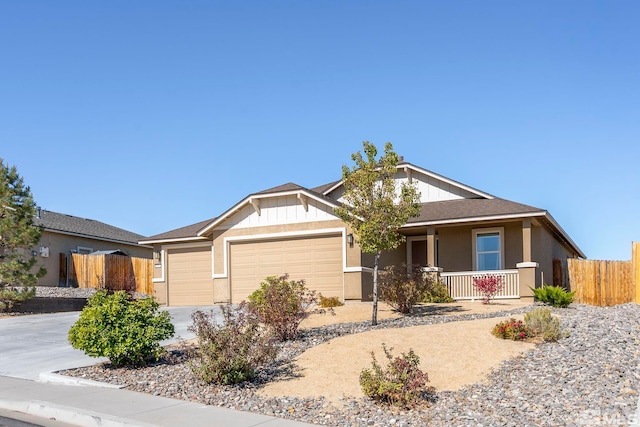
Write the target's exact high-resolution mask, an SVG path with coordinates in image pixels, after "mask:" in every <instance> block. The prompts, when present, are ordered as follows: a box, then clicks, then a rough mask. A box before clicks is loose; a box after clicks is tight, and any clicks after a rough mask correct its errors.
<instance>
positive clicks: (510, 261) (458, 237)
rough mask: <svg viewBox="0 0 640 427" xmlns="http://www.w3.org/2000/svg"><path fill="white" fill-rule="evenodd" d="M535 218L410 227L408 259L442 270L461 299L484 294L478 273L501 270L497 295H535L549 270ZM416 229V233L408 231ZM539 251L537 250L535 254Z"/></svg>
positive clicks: (497, 273)
mask: <svg viewBox="0 0 640 427" xmlns="http://www.w3.org/2000/svg"><path fill="white" fill-rule="evenodd" d="M532 228H533V226H532V221H531V219H529V218H525V219H519V220H515V221H508V222H504V221H502V222H483V223H480V222H478V223H471V224H456V225H450V224H448V225H443V226H427V227H420V228H413V229H411V230H406V231H405V230H403V231H405V232H406V234H405V235H406V238H407V241H406V245H405V252H406V253H405V254H404V255H405V256H406V258H405V257H403V258H404V259H406V263H407V264H408V265H409V264H412V265H420V266H422V267H423V269H424V270H425V271H426V272H428V274H433V275H437V276H438V278H439V280H440V281H441V282H442V283H444V284H445V285H446V286H447V289H448V290H449V295H450V296H451V297H452V298H454V299H456V300H479V299H481V298H482V295H481V294H480V293H479V292H478V291H477V290H476V289H475V287H474V279H475V278H479V277H482V276H484V275H487V274H490V275H495V276H498V277H499V278H500V280H501V283H502V290H501V291H500V292H499V293H498V294H497V295H496V296H495V298H496V299H533V292H532V291H531V289H530V288H535V287H536V286H540V284H539V283H537V281H541V280H542V278H541V276H542V277H543V274H544V273H540V271H541V268H540V264H539V263H538V262H535V261H534V260H533V257H534V255H533V254H534V240H535V237H534V236H533V234H534V233H533V232H532ZM409 233H411V234H409ZM536 255H537V254H536Z"/></svg>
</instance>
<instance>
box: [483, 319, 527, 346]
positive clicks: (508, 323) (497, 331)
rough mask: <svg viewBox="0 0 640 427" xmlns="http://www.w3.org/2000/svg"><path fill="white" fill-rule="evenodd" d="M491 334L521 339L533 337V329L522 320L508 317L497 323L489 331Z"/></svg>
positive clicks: (515, 339) (510, 338)
mask: <svg viewBox="0 0 640 427" xmlns="http://www.w3.org/2000/svg"><path fill="white" fill-rule="evenodd" d="M491 333H492V334H493V335H495V336H496V337H498V338H502V339H505V340H514V341H523V340H526V339H528V338H531V337H533V335H534V334H533V331H532V330H531V329H529V328H528V327H527V325H525V324H524V323H523V322H522V320H516V319H513V318H512V319H509V320H504V321H502V322H500V323H498V324H497V325H496V326H494V327H493V330H492V331H491Z"/></svg>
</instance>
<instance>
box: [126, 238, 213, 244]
mask: <svg viewBox="0 0 640 427" xmlns="http://www.w3.org/2000/svg"><path fill="white" fill-rule="evenodd" d="M202 240H207V239H206V238H204V237H179V238H176V239H157V240H141V241H139V242H138V244H140V245H143V244H145V245H153V244H156V243H176V242H190V241H191V242H199V241H202Z"/></svg>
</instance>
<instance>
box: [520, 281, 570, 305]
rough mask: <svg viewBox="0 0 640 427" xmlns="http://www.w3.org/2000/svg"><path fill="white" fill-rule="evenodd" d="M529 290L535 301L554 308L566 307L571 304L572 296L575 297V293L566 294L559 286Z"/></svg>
mask: <svg viewBox="0 0 640 427" xmlns="http://www.w3.org/2000/svg"><path fill="white" fill-rule="evenodd" d="M530 289H531V290H532V291H533V294H534V295H535V297H536V300H538V301H540V302H542V303H545V304H550V305H552V306H554V307H562V308H564V307H568V306H569V304H571V303H572V302H573V296H574V295H575V291H574V292H567V291H566V290H565V289H564V288H562V287H561V286H548V285H544V286H543V287H541V288H537V289H533V288H530Z"/></svg>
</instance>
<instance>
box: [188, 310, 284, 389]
mask: <svg viewBox="0 0 640 427" xmlns="http://www.w3.org/2000/svg"><path fill="white" fill-rule="evenodd" d="M222 314H223V319H224V320H223V324H219V323H218V322H217V321H216V319H215V317H214V316H213V313H212V314H206V313H203V312H202V311H196V312H194V313H193V314H192V316H191V318H192V319H193V325H192V326H190V327H189V330H190V331H192V332H193V333H195V334H196V336H197V337H198V342H199V346H198V348H197V349H196V350H195V353H194V356H195V357H194V359H195V360H194V361H192V362H191V365H190V366H191V370H192V371H193V373H194V374H195V375H196V376H197V377H198V378H200V379H202V380H203V381H205V382H207V383H213V384H235V383H239V382H242V381H247V380H250V379H252V378H254V377H255V375H256V369H257V368H258V367H259V366H261V365H263V364H264V363H266V362H268V361H271V360H273V358H274V357H275V356H276V352H277V349H276V347H275V346H274V344H273V338H272V336H271V335H270V334H269V333H267V331H266V330H265V329H264V328H262V327H261V326H260V323H259V320H258V319H257V318H256V317H255V316H254V315H252V314H251V313H250V312H249V311H248V310H247V305H246V303H242V304H240V305H239V306H238V307H236V308H231V307H222ZM196 360H197V361H196Z"/></svg>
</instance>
